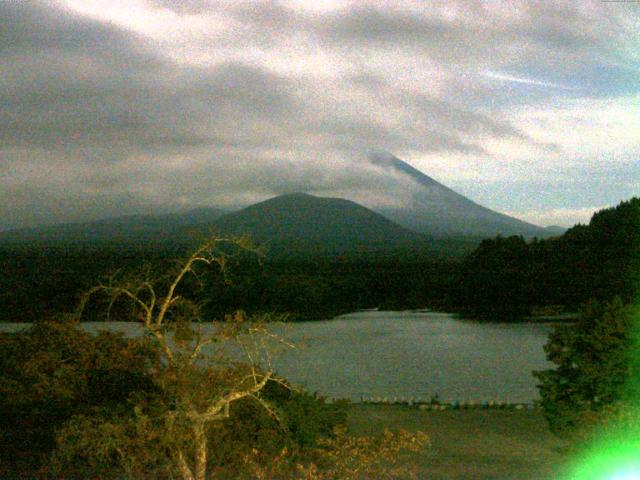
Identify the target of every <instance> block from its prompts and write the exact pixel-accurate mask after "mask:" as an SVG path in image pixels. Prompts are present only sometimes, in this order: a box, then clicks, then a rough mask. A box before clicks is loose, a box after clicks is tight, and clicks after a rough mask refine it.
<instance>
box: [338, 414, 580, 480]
mask: <svg viewBox="0 0 640 480" xmlns="http://www.w3.org/2000/svg"><path fill="white" fill-rule="evenodd" d="M349 428H350V431H351V432H352V433H353V434H354V435H377V434H380V433H381V432H382V431H383V430H384V429H385V428H388V429H390V430H397V429H400V428H402V429H405V430H408V431H417V430H422V431H423V432H425V433H427V434H428V435H429V437H430V439H431V447H430V448H428V449H426V450H425V451H424V452H422V453H420V454H416V455H412V456H411V457H410V461H413V462H415V463H416V464H417V465H418V467H419V476H418V478H428V479H454V480H456V479H460V480H462V479H474V480H482V479H495V480H497V479H514V480H516V479H517V480H526V479H531V480H533V479H535V480H544V479H553V478H557V477H558V476H559V474H558V472H559V471H560V469H561V467H562V465H563V463H564V462H565V460H566V459H567V458H568V448H567V445H566V443H565V442H563V441H562V440H560V439H558V438H557V437H555V436H554V435H553V434H552V433H551V432H550V431H549V429H548V428H547V424H546V421H545V419H544V418H543V417H542V413H541V412H540V411H539V410H531V411H530V410H447V411H443V412H433V411H421V410H418V409H417V408H415V407H407V406H399V405H362V404H358V405H353V408H352V410H351V413H350V416H349Z"/></svg>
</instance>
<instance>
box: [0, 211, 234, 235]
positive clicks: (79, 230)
mask: <svg viewBox="0 0 640 480" xmlns="http://www.w3.org/2000/svg"><path fill="white" fill-rule="evenodd" d="M225 213H226V212H225V211H223V210H219V209H216V208H197V209H194V210H190V211H188V212H185V213H170V214H163V215H127V216H123V217H116V218H107V219H103V220H96V221H93V222H82V223H67V224H62V225H54V226H48V227H39V228H25V229H17V230H9V231H7V232H0V242H5V243H33V242H111V243H119V242H125V243H126V242H140V241H143V242H155V241H167V240H181V239H183V238H184V236H185V235H186V234H187V232H188V231H190V230H193V229H195V230H198V229H199V227H200V226H202V225H207V224H209V225H210V224H212V223H213V222H215V221H216V220H217V219H218V218H220V217H221V216H222V215H223V214H225Z"/></svg>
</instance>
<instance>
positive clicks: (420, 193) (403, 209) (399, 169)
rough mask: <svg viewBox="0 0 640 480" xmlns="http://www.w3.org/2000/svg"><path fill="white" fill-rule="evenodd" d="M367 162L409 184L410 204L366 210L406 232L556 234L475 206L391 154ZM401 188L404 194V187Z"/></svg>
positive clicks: (439, 234)
mask: <svg viewBox="0 0 640 480" xmlns="http://www.w3.org/2000/svg"><path fill="white" fill-rule="evenodd" d="M370 160H371V162H372V163H373V164H375V165H376V166H379V167H382V168H383V169H385V170H388V171H390V172H392V173H394V174H396V175H397V174H401V176H403V177H405V178H406V180H409V183H410V185H411V187H410V200H409V201H408V202H406V204H404V205H401V206H394V207H375V206H369V207H370V208H373V209H374V210H376V211H378V212H379V213H381V214H382V215H384V216H385V217H387V218H389V219H391V220H393V221H394V222H396V223H398V224H400V225H402V226H404V227H406V228H410V229H412V230H415V231H417V232H421V233H426V234H430V235H434V236H440V237H446V236H469V237H483V238H484V237H493V236H496V235H498V234H500V235H503V236H509V235H523V236H525V237H534V236H537V237H549V236H552V235H556V234H557V233H558V232H557V230H555V229H552V230H546V229H544V228H542V227H538V226H536V225H533V224H531V223H527V222H524V221H522V220H518V219H517V218H513V217H510V216H508V215H504V214H502V213H498V212H495V211H493V210H490V209H488V208H486V207H483V206H482V205H478V204H477V203H475V202H473V201H472V200H469V199H468V198H466V197H465V196H463V195H460V194H459V193H457V192H454V191H453V190H451V189H450V188H448V187H446V186H444V185H442V184H441V183H439V182H437V181H436V180H434V179H433V178H431V177H429V176H427V175H425V174H424V173H422V172H421V171H419V170H417V169H415V168H413V167H412V166H411V165H409V164H407V163H406V162H403V161H402V160H400V159H399V158H397V157H395V156H393V155H391V154H388V153H385V154H374V155H371V157H370ZM403 188H404V190H403V192H402V193H405V192H406V187H403ZM365 205H366V204H365Z"/></svg>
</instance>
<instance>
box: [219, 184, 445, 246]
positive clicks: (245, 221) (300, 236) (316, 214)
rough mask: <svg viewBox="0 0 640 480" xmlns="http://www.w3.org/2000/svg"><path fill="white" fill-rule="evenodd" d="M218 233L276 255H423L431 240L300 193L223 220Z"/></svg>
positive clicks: (348, 205)
mask: <svg viewBox="0 0 640 480" xmlns="http://www.w3.org/2000/svg"><path fill="white" fill-rule="evenodd" d="M215 228H216V230H217V231H219V232H221V233H225V234H232V235H248V236H249V237H251V238H252V239H254V240H255V241H256V242H258V243H265V244H266V246H267V247H268V249H269V252H271V253H272V254H276V255H281V254H287V253H290V254H294V253H296V254H328V255H332V254H343V253H380V252H392V251H401V250H403V251H408V250H409V249H411V250H413V251H417V252H425V251H428V250H430V249H433V248H434V241H433V239H431V238H429V237H427V236H425V235H420V234H418V233H416V232H413V231H411V230H408V229H406V228H403V227H401V226H399V225H396V224H395V223H393V222H392V221H390V220H388V219H387V218H385V217H383V216H382V215H380V214H378V213H375V212H373V211H371V210H369V209H367V208H365V207H363V206H362V205H359V204H357V203H355V202H352V201H350V200H345V199H341V198H321V197H315V196H312V195H308V194H304V193H292V194H287V195H281V196H279V197H275V198H272V199H269V200H266V201H264V202H260V203H257V204H255V205H251V206H249V207H247V208H245V209H243V210H241V211H239V212H235V213H231V214H228V215H225V216H223V217H222V218H220V219H219V220H218V221H217V222H215Z"/></svg>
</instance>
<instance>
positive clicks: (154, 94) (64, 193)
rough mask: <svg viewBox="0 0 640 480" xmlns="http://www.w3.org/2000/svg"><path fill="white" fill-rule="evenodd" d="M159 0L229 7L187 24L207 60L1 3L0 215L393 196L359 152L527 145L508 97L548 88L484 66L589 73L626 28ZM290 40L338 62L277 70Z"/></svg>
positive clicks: (484, 9) (300, 49)
mask: <svg viewBox="0 0 640 480" xmlns="http://www.w3.org/2000/svg"><path fill="white" fill-rule="evenodd" d="M409 3H411V2H409ZM155 4H156V5H157V6H158V7H159V8H170V9H172V10H174V11H175V12H177V13H178V14H180V15H183V16H184V17H185V18H189V16H200V17H202V18H208V17H207V16H210V15H211V16H215V17H216V19H218V20H220V19H222V20H224V21H225V22H228V24H229V25H230V26H231V27H230V28H228V29H223V30H222V31H220V32H219V31H216V32H215V33H210V34H209V33H208V32H205V34H204V35H202V36H196V37H195V38H193V39H191V38H190V37H188V35H187V36H186V37H185V38H186V39H185V45H186V46H187V47H186V48H187V49H188V47H189V45H191V44H190V43H189V42H190V41H192V40H193V42H194V44H193V45H192V46H194V47H198V48H200V49H202V50H204V51H209V50H211V51H214V52H215V53H216V55H215V56H214V57H215V58H217V59H218V61H216V62H215V63H213V62H211V63H209V64H202V65H193V64H189V63H187V62H181V61H180V59H175V58H174V57H172V56H171V53H172V52H171V51H170V49H171V45H169V44H162V45H161V44H159V43H156V42H154V41H152V40H150V39H149V38H146V37H143V36H141V35H138V34H135V33H132V32H131V31H129V30H126V29H123V28H119V27H117V26H115V25H114V24H111V23H109V24H108V23H103V22H99V21H97V20H91V19H89V18H87V17H84V16H81V15H79V14H76V13H73V12H71V11H69V10H67V9H64V8H62V7H56V6H55V5H54V4H52V3H44V2H43V3H36V2H17V1H16V2H13V1H9V2H2V1H0V69H1V71H2V75H1V76H0V113H1V115H0V144H1V146H0V157H2V161H1V162H0V172H3V173H7V172H9V173H11V172H12V173H11V175H8V173H7V175H6V176H4V177H3V178H2V180H0V188H1V189H2V191H3V192H4V193H3V195H4V196H3V198H2V200H3V202H4V207H3V208H4V210H0V223H2V217H5V218H8V216H14V217H16V218H18V220H16V221H13V223H11V224H12V225H14V226H15V225H17V224H19V222H23V224H30V223H34V222H35V223H37V222H40V221H42V219H43V218H51V219H60V218H62V217H64V212H68V218H69V219H79V218H82V219H84V218H85V217H86V216H91V215H95V216H105V215H109V214H114V213H120V212H124V211H126V212H127V213H134V212H135V211H140V210H153V209H171V206H172V205H177V204H180V205H202V204H218V205H229V206H232V205H234V202H235V204H237V203H242V202H246V201H249V200H250V199H262V198H265V197H267V196H269V195H273V194H277V193H284V192H290V191H297V190H304V191H309V192H316V193H321V194H331V193H332V192H333V193H335V194H343V193H345V192H347V193H348V192H351V194H353V196H354V197H355V196H359V198H365V197H367V196H371V197H373V196H376V195H378V196H380V199H379V201H381V202H382V201H388V200H389V199H388V198H386V199H385V198H383V197H384V195H382V194H380V192H381V191H383V190H384V189H385V188H386V187H389V188H390V185H391V184H392V183H394V182H395V183H394V184H395V185H397V182H398V181H399V180H398V179H393V178H390V179H389V180H388V181H387V180H386V179H383V176H381V175H380V172H377V171H376V170H375V169H372V168H373V167H371V166H368V165H367V164H366V162H364V161H363V160H362V159H361V157H360V156H359V155H360V154H361V152H363V151H365V150H369V149H382V150H388V151H392V152H395V153H398V154H399V153H400V152H420V153H427V152H442V153H462V154H466V155H474V156H478V157H483V156H484V155H486V152H485V149H484V147H483V143H482V137H491V138H498V139H504V138H506V139H510V140H517V141H519V142H523V143H527V144H535V143H536V142H535V141H534V140H532V139H531V138H529V137H527V135H526V134H524V133H523V132H521V131H519V130H518V129H517V128H516V127H514V125H513V124H512V123H511V119H510V117H509V114H508V112H507V113H505V111H503V107H504V106H505V104H509V102H511V105H514V104H515V105H530V104H533V103H535V102H536V101H537V100H539V99H541V98H542V99H544V98H546V97H545V95H549V93H548V92H543V91H539V92H536V93H535V95H539V97H536V96H535V95H534V94H532V93H531V92H526V93H524V94H523V93H522V91H516V90H514V91H510V90H509V89H508V88H504V86H503V85H500V84H497V83H494V84H488V83H487V82H483V81H482V79H481V78H480V77H479V75H480V74H481V73H482V71H484V70H488V69H495V70H496V71H500V70H505V71H507V72H513V73H517V72H523V73H524V74H526V73H527V72H529V73H531V72H533V73H536V72H542V73H543V74H544V75H545V76H551V77H553V76H554V75H555V76H556V77H559V79H558V78H552V79H551V80H553V81H560V80H562V79H563V78H567V77H571V76H572V75H573V76H575V75H576V72H584V71H587V70H588V69H589V67H590V66H592V65H594V64H595V62H596V61H597V66H598V67H597V68H592V71H593V75H599V73H598V72H600V71H601V70H604V69H606V66H607V65H608V62H610V61H611V59H612V58H614V57H615V55H618V54H619V53H618V49H619V42H620V40H619V38H618V37H616V36H615V35H614V32H619V33H618V34H619V35H623V34H625V33H628V29H626V30H625V27H624V25H625V24H624V21H623V20H621V19H620V18H619V16H618V15H610V16H607V15H604V14H603V8H604V7H602V6H599V5H598V4H597V2H585V3H584V5H586V7H585V6H583V4H582V3H580V4H579V5H578V4H574V3H569V2H528V3H527V4H526V5H523V6H522V7H521V9H519V10H517V11H515V10H512V11H507V12H499V11H498V12H496V11H495V10H497V9H494V8H493V7H491V4H481V3H479V2H473V1H469V2H467V1H459V2H454V3H451V4H450V5H449V4H448V5H449V6H451V7H452V8H453V10H455V12H454V13H455V14H454V15H453V16H451V17H448V16H447V15H445V14H444V13H443V12H441V11H440V9H439V8H436V7H434V8H430V9H426V8H423V10H422V11H420V9H416V8H414V9H413V10H411V11H410V10H408V9H403V8H400V7H398V8H393V7H390V6H388V5H387V6H385V8H382V7H380V6H379V3H378V2H369V3H368V4H367V3H360V4H359V5H358V6H357V7H355V8H348V9H343V10H339V11H334V12H329V13H324V14H321V13H311V12H309V11H304V10H303V9H293V8H291V7H290V6H288V5H287V4H286V3H284V2H275V1H274V2H250V3H246V2H217V1H215V2H214V1H199V0H186V1H184V2H169V1H168V0H155ZM398 5H401V4H398ZM416 5H420V4H418V3H415V4H414V5H413V6H414V7H415V6H416ZM509 15H511V16H509ZM599 16H602V19H601V21H600V22H599V23H598V22H596V24H594V19H597V18H598V17H599ZM616 29H618V30H616ZM246 51H251V52H258V53H257V54H255V53H254V54H253V56H247V55H245V53H246ZM287 55H292V56H293V57H295V56H296V55H300V56H304V55H307V56H308V58H307V59H306V60H305V61H307V62H313V61H317V62H318V65H317V66H318V67H319V68H320V67H323V66H327V65H328V64H330V65H329V66H331V67H333V68H331V69H328V70H330V71H331V72H332V73H331V74H330V75H328V76H327V77H324V76H322V75H315V72H313V68H314V65H313V63H310V64H309V65H308V67H307V70H308V71H306V72H304V73H301V74H299V73H296V72H297V70H296V69H292V70H291V71H286V69H285V70H284V71H283V70H282V69H280V68H279V66H278V64H279V63H282V62H286V61H287ZM314 55H316V56H315V57H314ZM591 57H593V58H591ZM247 58H251V60H247ZM220 59H221V60H220ZM296 59H298V60H299V58H292V59H291V60H296ZM425 65H426V66H427V67H432V69H433V70H429V71H427V72H424V71H422V70H421V69H422V68H423V66H425ZM430 75H433V77H434V80H437V81H438V82H439V84H438V85H437V88H436V86H432V85H431V84H430V81H431V77H430ZM432 87H433V88H432ZM603 90H604V89H603ZM549 148H553V146H549ZM359 159H360V160H359ZM2 164H4V165H2ZM461 167H463V166H462V165H461ZM44 170H46V171H47V172H49V174H48V175H43V174H42V171H44ZM427 173H428V172H427ZM34 185H37V187H34ZM407 188H408V186H407ZM7 192H10V193H7ZM83 199H84V200H83ZM83 202H85V203H86V205H91V208H89V207H87V209H85V210H83V207H81V205H82V204H83ZM52 205H62V207H60V209H59V210H55V209H53V210H52V208H53V207H52ZM235 206H237V205H235ZM30 211H32V213H29V212H30ZM12 212H13V213H12ZM33 212H44V213H42V214H37V215H36V214H35V213H33ZM47 212H48V213H47ZM83 215H84V216H83ZM20 218H22V219H23V220H19V219H20ZM16 222H18V223H16ZM4 223H5V224H7V223H8V222H7V221H4ZM0 228H2V227H1V226H0Z"/></svg>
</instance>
